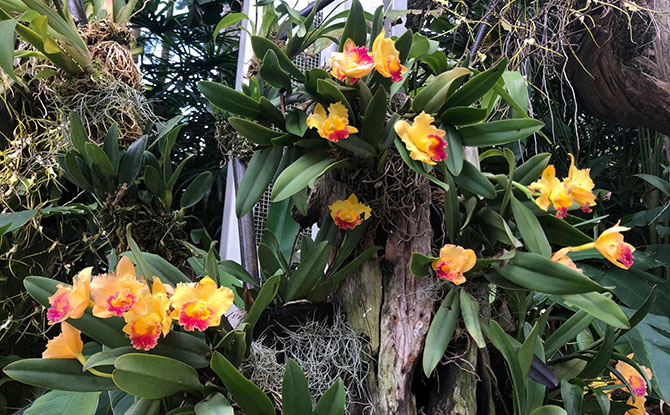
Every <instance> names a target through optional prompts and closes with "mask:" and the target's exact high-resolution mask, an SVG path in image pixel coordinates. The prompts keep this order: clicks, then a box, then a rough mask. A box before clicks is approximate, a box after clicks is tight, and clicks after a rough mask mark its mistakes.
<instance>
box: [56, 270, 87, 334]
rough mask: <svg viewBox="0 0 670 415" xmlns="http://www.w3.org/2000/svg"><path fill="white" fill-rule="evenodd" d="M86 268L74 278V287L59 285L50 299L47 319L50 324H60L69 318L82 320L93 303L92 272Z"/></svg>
mask: <svg viewBox="0 0 670 415" xmlns="http://www.w3.org/2000/svg"><path fill="white" fill-rule="evenodd" d="M92 269H93V268H92V267H89V268H85V269H83V270H82V271H80V272H79V274H77V276H75V277H74V278H73V281H72V286H66V285H62V284H58V286H57V287H58V289H57V290H56V292H55V293H54V295H52V296H51V297H49V308H48V309H47V319H48V321H49V324H56V323H60V322H61V321H64V320H67V319H68V318H80V317H81V316H82V315H83V314H84V311H86V309H87V308H88V306H89V304H90V303H91V298H90V297H91V295H90V284H91V270H92Z"/></svg>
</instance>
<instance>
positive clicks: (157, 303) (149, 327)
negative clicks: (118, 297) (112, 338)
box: [123, 277, 172, 350]
mask: <svg viewBox="0 0 670 415" xmlns="http://www.w3.org/2000/svg"><path fill="white" fill-rule="evenodd" d="M152 288H153V289H152V293H151V295H146V297H145V301H146V304H147V308H146V310H145V312H144V313H142V314H139V313H137V312H135V311H134V310H133V309H131V310H129V311H128V312H126V313H125V314H124V315H123V318H124V320H125V321H126V325H125V326H124V327H123V332H124V333H126V334H127V335H128V336H129V337H130V342H131V343H132V345H133V347H134V348H136V349H139V350H151V349H153V348H154V347H156V344H158V338H159V337H160V335H161V333H162V334H163V337H165V336H167V334H168V333H169V332H170V326H171V325H172V318H171V317H170V313H169V309H170V299H169V298H168V296H167V291H166V288H165V286H164V285H163V283H162V282H161V281H160V279H159V278H158V277H154V281H153V287H152Z"/></svg>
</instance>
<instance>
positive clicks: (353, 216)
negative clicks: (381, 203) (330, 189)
mask: <svg viewBox="0 0 670 415" xmlns="http://www.w3.org/2000/svg"><path fill="white" fill-rule="evenodd" d="M328 209H330V217H331V218H333V221H334V222H335V224H336V225H337V226H338V227H339V228H340V229H354V228H355V227H356V226H358V225H360V224H361V223H363V221H364V220H366V219H369V218H370V214H371V213H372V209H370V206H367V205H364V204H363V203H360V202H359V201H358V198H357V197H356V195H355V194H353V193H352V194H351V195H349V198H348V199H345V200H337V201H335V202H334V203H333V204H332V205H330V206H328ZM361 216H362V217H361Z"/></svg>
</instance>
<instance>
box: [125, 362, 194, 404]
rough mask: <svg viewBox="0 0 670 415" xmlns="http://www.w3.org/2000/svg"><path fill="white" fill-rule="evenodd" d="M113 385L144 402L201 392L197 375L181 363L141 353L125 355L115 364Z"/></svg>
mask: <svg viewBox="0 0 670 415" xmlns="http://www.w3.org/2000/svg"><path fill="white" fill-rule="evenodd" d="M113 375H114V377H113V379H114V383H115V384H116V386H118V388H119V389H121V390H122V391H124V392H126V393H129V394H131V395H134V396H137V397H140V398H144V399H159V398H163V397H166V396H170V395H172V394H175V393H177V392H182V391H190V390H202V385H201V384H200V380H199V379H198V372H196V371H195V369H193V368H192V367H191V366H189V365H187V364H185V363H182V362H180V361H178V360H174V359H170V358H168V357H163V356H154V355H150V354H142V353H130V354H126V355H123V356H121V357H119V358H118V359H116V361H115V362H114V373H113Z"/></svg>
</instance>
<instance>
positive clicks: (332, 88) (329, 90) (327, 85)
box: [316, 79, 356, 123]
mask: <svg viewBox="0 0 670 415" xmlns="http://www.w3.org/2000/svg"><path fill="white" fill-rule="evenodd" d="M316 85H317V87H316V90H317V92H318V94H319V95H321V97H323V98H324V99H326V100H327V101H328V102H329V103H331V104H332V103H336V102H341V103H342V104H343V105H344V106H345V107H347V111H348V113H349V122H350V123H352V122H354V121H355V120H356V114H355V113H354V110H352V109H351V104H349V101H348V100H347V98H346V97H345V96H344V94H343V93H342V91H340V89H339V88H338V86H337V84H335V82H334V81H333V80H331V79H319V80H317V81H316Z"/></svg>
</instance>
